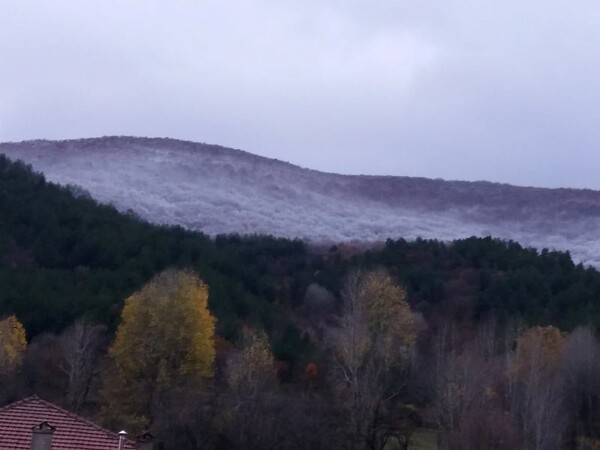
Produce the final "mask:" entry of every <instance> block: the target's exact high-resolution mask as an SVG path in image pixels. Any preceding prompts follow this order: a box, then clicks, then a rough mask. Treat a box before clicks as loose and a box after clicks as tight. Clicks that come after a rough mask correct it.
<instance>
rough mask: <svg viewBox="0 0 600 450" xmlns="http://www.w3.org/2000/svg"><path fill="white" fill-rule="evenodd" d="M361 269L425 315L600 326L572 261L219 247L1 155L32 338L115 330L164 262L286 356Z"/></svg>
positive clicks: (539, 256)
mask: <svg viewBox="0 0 600 450" xmlns="http://www.w3.org/2000/svg"><path fill="white" fill-rule="evenodd" d="M357 266H359V267H377V266H383V267H385V268H387V269H388V270H390V272H391V273H392V274H393V275H394V277H395V278H396V279H397V280H398V281H399V282H401V283H402V284H403V285H405V286H406V287H407V291H408V295H409V301H410V302H411V304H412V305H413V306H414V307H415V308H417V309H418V310H419V311H420V312H422V313H423V314H424V315H425V316H426V317H433V316H435V315H436V314H437V312H436V311H438V312H439V311H440V310H441V311H445V312H444V313H443V314H447V313H448V308H450V309H453V308H456V307H458V308H459V309H460V310H461V311H463V312H462V313H461V314H462V315H463V316H464V317H465V318H476V317H477V316H479V315H481V314H486V313H487V312H489V311H496V312H498V313H499V314H500V315H501V316H503V317H507V318H510V317H521V318H523V319H525V320H526V321H527V322H529V323H552V324H555V325H558V326H561V327H563V328H565V329H568V328H572V327H573V326H575V325H577V324H580V323H592V324H594V325H595V326H600V303H599V302H598V299H599V298H600V274H599V273H598V271H597V270H595V269H592V268H585V267H583V266H582V265H581V264H580V265H575V264H574V263H573V262H572V260H571V258H570V257H569V255H568V254H565V253H561V252H548V251H542V252H538V251H536V250H533V249H526V248H523V247H522V246H520V245H519V244H517V243H514V242H503V241H500V240H495V239H491V238H486V239H478V238H469V239H465V240H459V241H454V242H452V243H442V242H440V241H435V240H429V241H425V240H417V241H415V242H407V241H405V240H396V241H393V240H388V241H387V242H386V243H385V245H383V246H382V247H381V248H380V249H376V250H370V251H367V252H361V251H360V250H359V249H356V248H348V247H346V246H343V245H342V246H340V247H339V248H338V247H332V248H323V249H318V248H317V249H313V248H311V247H307V246H306V244H305V243H303V242H301V241H298V240H287V239H283V238H273V237H262V236H246V237H240V236H236V235H232V236H218V237H217V238H216V239H212V238H209V237H207V236H206V235H204V234H202V233H198V232H191V231H186V230H184V229H182V228H181V227H166V226H156V225H152V224H150V223H147V222H145V221H143V220H141V219H139V218H138V217H135V216H133V215H130V214H121V213H119V212H118V211H116V210H115V209H114V208H113V207H110V206H106V205H102V204H98V203H97V202H96V201H95V200H93V199H90V198H87V197H86V196H82V195H81V194H80V193H79V192H78V190H76V189H75V190H73V189H71V188H65V187H60V186H58V185H55V184H53V183H48V182H46V181H45V180H44V177H43V176H42V175H40V174H36V173H34V172H32V171H31V170H30V169H28V168H27V167H25V166H24V165H23V164H21V163H13V162H11V161H9V160H8V159H6V158H5V157H2V156H0V286H2V289H0V316H3V315H6V314H17V316H18V317H19V318H21V320H23V322H24V323H25V325H26V328H27V330H28V332H29V333H31V334H32V335H35V334H38V333H40V332H43V331H48V330H60V329H62V328H64V327H65V326H67V325H68V324H69V323H71V322H72V321H73V320H74V319H76V318H77V317H80V316H88V317H90V318H92V319H93V320H95V321H99V322H102V323H104V324H106V325H109V326H110V327H113V326H114V324H115V321H116V320H117V318H118V315H119V313H120V309H121V305H122V304H123V300H124V299H125V298H126V297H127V296H128V295H130V294H131V293H132V292H134V291H135V290H137V289H139V288H140V287H141V286H142V285H143V284H144V283H145V282H146V281H147V280H149V279H150V278H151V277H152V276H153V275H154V274H156V273H157V272H159V271H161V270H163V269H165V268H166V267H182V268H190V269H192V270H194V271H195V272H196V273H198V274H199V275H200V276H201V277H202V278H203V279H204V280H206V282H207V284H208V285H209V286H210V307H211V309H212V310H213V311H214V313H215V314H216V315H217V317H218V319H219V320H218V331H219V333H220V334H221V335H222V336H225V337H228V338H234V337H235V335H236V333H237V331H238V330H239V325H240V321H241V322H245V323H256V324H261V326H263V327H264V328H265V329H267V330H268V331H269V333H270V334H271V336H272V337H273V339H274V340H275V342H276V343H278V345H280V347H277V349H278V350H277V351H278V352H280V353H278V355H279V357H281V358H283V359H285V357H284V356H283V355H286V354H287V355H288V357H290V358H291V356H290V352H289V348H290V346H291V347H293V348H295V347H297V346H298V345H304V344H301V339H300V336H301V333H299V331H298V327H297V326H296V325H298V324H297V323H296V324H295V321H296V320H297V319H298V317H300V316H302V317H303V316H305V315H306V313H307V311H308V312H309V313H310V314H309V316H310V315H316V317H314V319H315V320H316V322H315V320H313V321H311V322H309V326H312V325H310V324H312V323H313V322H314V323H317V322H318V321H319V320H323V319H326V318H327V315H328V314H331V313H332V312H334V310H335V306H336V302H335V301H334V300H335V299H339V296H340V288H341V283H342V281H343V279H344V277H345V274H346V273H347V272H348V270H350V269H351V268H353V267H357ZM311 286H312V288H311ZM315 286H317V288H315ZM319 286H320V287H319ZM322 288H325V289H326V290H327V291H329V294H327V295H325V296H324V297H323V296H322V295H317V300H318V298H321V297H323V298H325V299H326V300H327V301H326V304H325V305H323V304H322V301H321V302H320V303H319V301H318V302H317V303H318V305H317V306H316V309H314V308H313V307H315V305H312V303H311V302H312V300H311V298H312V294H313V293H314V292H315V289H316V292H321V293H323V291H322ZM311 289H312V290H311ZM323 298H321V300H323ZM332 302H333V303H332ZM457 305H459V306H457ZM311 311H312V312H311ZM300 327H302V326H300ZM298 353H301V352H299V351H296V352H293V354H294V355H297V354H298ZM294 357H296V356H294Z"/></svg>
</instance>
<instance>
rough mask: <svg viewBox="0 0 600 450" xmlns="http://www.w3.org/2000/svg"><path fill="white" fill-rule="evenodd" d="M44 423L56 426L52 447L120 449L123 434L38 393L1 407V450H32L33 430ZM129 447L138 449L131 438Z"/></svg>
mask: <svg viewBox="0 0 600 450" xmlns="http://www.w3.org/2000/svg"><path fill="white" fill-rule="evenodd" d="M42 422H48V424H49V425H51V426H52V427H54V428H56V430H55V431H54V436H53V439H52V450H117V449H118V446H119V436H118V435H117V434H116V433H113V432H112V431H108V430H105V429H103V428H100V427H99V426H97V425H95V424H93V423H92V422H90V421H88V420H86V419H84V418H83V417H80V416H77V415H75V414H73V413H70V412H68V411H66V410H64V409H62V408H60V407H58V406H56V405H54V404H52V403H49V402H46V401H44V400H42V399H40V398H39V397H37V396H33V397H28V398H26V399H23V400H20V401H18V402H15V403H11V404H10V405H7V406H5V407H3V408H0V450H29V448H30V444H31V429H32V428H33V427H35V426H38V425H39V424H41V423H42ZM125 449H126V450H135V444H134V443H133V442H131V441H129V440H128V441H127V442H126V443H125Z"/></svg>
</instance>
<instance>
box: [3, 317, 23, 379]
mask: <svg viewBox="0 0 600 450" xmlns="http://www.w3.org/2000/svg"><path fill="white" fill-rule="evenodd" d="M26 347H27V338H26V336H25V328H24V327H23V325H22V324H21V322H19V320H18V319H17V318H16V316H9V317H7V318H5V319H4V320H1V321H0V376H7V375H10V374H12V373H14V371H15V370H16V369H17V367H19V365H20V364H21V360H22V358H23V352H24V351H25V349H26Z"/></svg>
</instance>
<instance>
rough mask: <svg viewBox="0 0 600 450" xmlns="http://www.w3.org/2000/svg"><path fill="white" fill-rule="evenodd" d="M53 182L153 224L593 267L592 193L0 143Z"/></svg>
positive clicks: (597, 256) (165, 141) (212, 153)
mask: <svg viewBox="0 0 600 450" xmlns="http://www.w3.org/2000/svg"><path fill="white" fill-rule="evenodd" d="M0 153H5V154H6V155H7V156H8V157H10V158H13V159H21V160H23V161H24V162H26V163H28V164H31V165H32V166H33V168H34V169H35V170H39V171H41V172H43V173H44V174H45V175H46V177H47V178H48V179H49V180H50V181H54V182H58V183H61V184H74V185H79V186H81V187H83V188H84V189H85V190H87V191H88V192H89V193H90V194H91V195H92V196H93V197H94V198H96V199H97V200H99V201H102V202H107V203H111V204H114V205H115V206H116V207H117V208H118V209H120V210H122V211H127V210H132V211H134V212H135V213H137V214H139V215H140V216H141V217H143V218H145V219H147V220H150V221H152V222H156V223H164V224H176V225H181V226H184V227H186V228H189V229H193V230H200V231H204V232H206V233H208V234H211V235H215V234H221V233H241V234H253V233H258V234H272V235H275V236H282V237H297V238H302V239H307V240H311V241H316V242H340V241H371V242H372V241H381V240H385V239H387V238H398V237H404V238H407V239H413V238H416V237H424V238H436V239H442V240H452V239H456V238H463V237H468V236H471V235H473V236H486V235H493V236H496V237H500V238H503V239H512V240H516V241H519V242H521V243H523V244H524V245H531V246H535V247H538V248H545V247H547V248H552V249H557V250H569V251H571V253H572V254H573V256H574V258H575V259H576V260H579V261H581V262H584V263H586V264H593V265H596V266H600V244H598V233H597V232H596V231H595V230H598V229H600V191H595V190H592V189H577V188H542V187H522V186H513V185H510V184H506V183H496V182H489V181H452V180H450V181H447V180H441V179H429V178H423V177H407V176H391V175H343V174H336V173H329V172H320V171H317V170H314V169H310V168H304V167H300V166H297V165H294V164H291V163H289V162H285V161H281V160H278V159H273V158H266V157H263V156H258V155H254V154H252V153H249V152H246V151H244V150H239V149H230V148H227V147H223V146H219V145H212V144H203V143H195V142H189V141H183V140H177V139H171V138H135V137H124V136H107V137H102V138H86V139H71V140H62V141H52V140H35V141H22V142H19V143H0Z"/></svg>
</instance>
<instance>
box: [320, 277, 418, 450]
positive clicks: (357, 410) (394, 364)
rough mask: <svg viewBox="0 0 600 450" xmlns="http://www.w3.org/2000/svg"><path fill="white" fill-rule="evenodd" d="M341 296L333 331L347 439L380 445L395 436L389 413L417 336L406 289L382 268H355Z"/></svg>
mask: <svg viewBox="0 0 600 450" xmlns="http://www.w3.org/2000/svg"><path fill="white" fill-rule="evenodd" d="M342 298H343V307H342V313H341V317H340V323H339V328H338V329H337V330H336V332H335V334H334V336H333V337H332V344H333V355H334V371H333V372H334V379H333V382H334V386H335V391H336V393H337V396H338V401H339V402H340V405H341V406H342V408H343V409H344V411H345V412H346V414H347V417H348V424H349V426H348V430H347V432H348V434H349V436H348V437H349V439H348V442H351V444H350V446H351V447H352V448H356V449H359V448H360V449H364V448H366V449H381V448H383V447H384V446H385V444H386V442H387V441H388V440H389V438H390V437H392V436H393V426H391V421H390V420H389V416H388V418H387V419H388V420H385V416H386V414H385V413H386V410H387V409H388V408H389V406H390V403H391V400H393V399H396V398H397V396H398V395H399V394H400V392H401V388H402V387H403V383H402V381H403V379H402V378H403V377H402V371H403V370H405V369H406V367H407V366H408V363H409V360H410V356H411V349H412V344H413V343H414V340H415V330H414V321H413V315H412V312H411V309H410V307H409V305H408V303H407V300H406V292H405V290H404V289H403V288H401V287H400V286H398V285H396V284H395V283H394V282H393V281H392V279H391V277H390V276H389V274H387V273H386V272H385V271H383V270H376V271H372V272H359V271H357V272H353V273H350V274H349V275H348V277H347V279H346V282H345V286H344V290H343V292H342Z"/></svg>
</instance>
